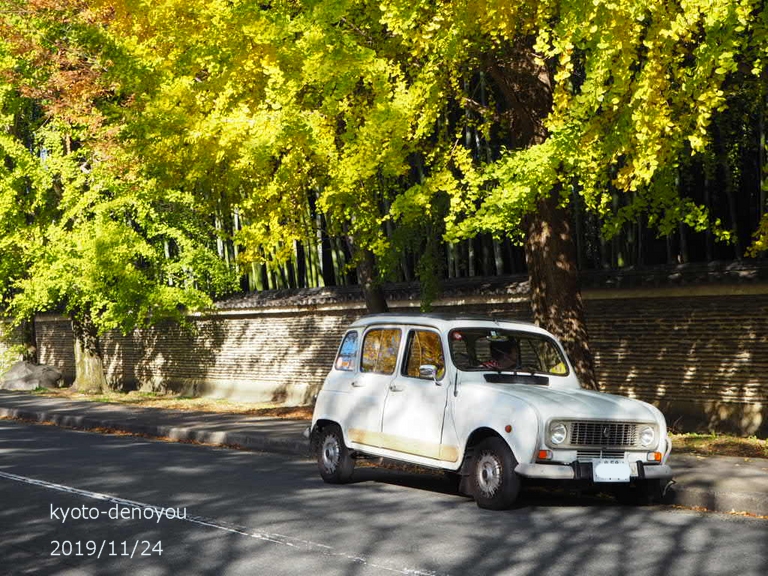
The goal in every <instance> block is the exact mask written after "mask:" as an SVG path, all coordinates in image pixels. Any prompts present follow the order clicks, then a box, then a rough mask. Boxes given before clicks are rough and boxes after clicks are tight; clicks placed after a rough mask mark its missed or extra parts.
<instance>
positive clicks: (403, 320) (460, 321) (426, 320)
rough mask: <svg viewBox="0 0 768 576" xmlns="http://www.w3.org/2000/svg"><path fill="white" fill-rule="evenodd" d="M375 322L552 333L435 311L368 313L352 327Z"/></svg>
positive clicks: (509, 322) (532, 326)
mask: <svg viewBox="0 0 768 576" xmlns="http://www.w3.org/2000/svg"><path fill="white" fill-rule="evenodd" d="M374 324H409V325H422V326H430V327H433V328H437V329H439V330H450V329H452V328H458V327H461V328H470V327H477V328H485V327H487V328H493V327H497V328H505V329H507V330H523V331H525V332H535V333H538V334H547V335H550V334H549V332H547V331H546V330H544V329H542V328H539V327H538V326H536V325H535V324H532V323H530V322H521V321H519V320H512V319H508V318H499V317H491V316H480V315H471V314H448V313H435V312H387V313H383V314H368V315H366V316H362V317H361V318H358V319H357V320H355V321H354V322H353V323H352V324H351V325H350V328H360V327H368V326H372V325H374Z"/></svg>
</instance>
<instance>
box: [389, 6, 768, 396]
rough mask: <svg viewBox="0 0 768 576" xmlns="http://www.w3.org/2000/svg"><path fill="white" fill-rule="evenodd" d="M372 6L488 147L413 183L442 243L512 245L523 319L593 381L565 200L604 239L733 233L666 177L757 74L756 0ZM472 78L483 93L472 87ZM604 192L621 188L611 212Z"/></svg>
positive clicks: (447, 160) (761, 26)
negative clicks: (556, 341)
mask: <svg viewBox="0 0 768 576" xmlns="http://www.w3.org/2000/svg"><path fill="white" fill-rule="evenodd" d="M381 7H382V19H383V21H384V22H386V23H387V26H388V28H389V29H390V30H391V31H392V32H393V33H394V34H396V35H397V36H398V37H399V38H400V39H401V41H402V43H403V44H404V45H405V46H407V47H408V48H409V50H408V52H409V54H410V57H409V61H408V65H409V66H410V67H413V68H416V69H418V70H420V71H421V73H422V74H424V73H431V74H433V76H434V78H435V79H436V81H438V82H442V90H441V91H440V94H441V97H443V98H452V99H454V100H456V101H458V102H461V103H463V105H464V106H465V108H466V109H468V110H469V111H471V113H472V114H473V115H474V126H473V127H472V129H473V130H476V133H477V134H478V135H479V138H481V139H484V140H485V141H487V142H488V145H489V148H491V149H492V150H493V152H492V155H491V157H490V159H489V158H488V156H486V157H483V156H482V155H477V154H471V153H470V150H468V149H467V148H466V147H461V146H455V147H453V148H452V149H451V150H450V152H449V155H448V156H447V157H443V159H442V161H440V162H436V163H435V165H434V170H433V171H432V173H431V174H430V177H429V179H428V182H427V184H426V185H422V186H421V187H420V190H422V191H426V192H427V193H429V191H430V190H432V191H434V192H437V191H440V190H444V191H446V192H447V193H448V194H449V195H450V197H451V207H452V210H451V214H450V216H449V220H448V237H449V238H461V237H470V236H472V235H474V234H477V233H478V232H479V231H490V232H492V233H494V234H498V235H502V234H511V235H514V236H516V237H518V238H520V239H521V241H522V242H524V246H525V251H526V260H527V264H528V270H529V275H530V279H531V293H532V305H533V311H534V317H535V319H536V321H537V322H538V323H540V324H542V325H544V326H545V327H547V328H548V329H550V330H552V331H553V332H554V333H555V334H557V335H558V336H560V337H561V338H562V339H563V340H564V341H565V343H566V348H567V349H568V352H569V354H570V355H571V356H572V357H573V359H574V360H575V362H576V365H577V369H578V371H579V373H580V376H581V378H582V382H583V383H584V384H585V385H587V386H595V385H596V382H595V379H594V376H593V369H592V366H591V364H592V360H591V355H590V353H589V348H588V339H587V333H586V327H585V321H584V315H583V304H582V302H581V298H580V295H579V289H578V275H577V269H576V258H575V250H574V245H573V239H572V232H571V219H570V215H569V211H568V209H569V202H570V199H571V198H573V196H574V195H578V196H579V197H581V199H582V204H583V205H584V206H585V207H586V209H587V210H589V211H592V212H594V213H596V214H598V215H600V216H601V217H602V218H603V219H604V221H605V228H604V231H605V232H606V234H608V235H610V234H611V233H612V232H615V231H616V230H618V229H619V227H620V226H621V225H622V223H624V222H626V221H628V220H631V219H635V218H637V217H638V216H639V215H644V216H645V218H647V222H648V224H649V225H650V226H653V227H656V228H657V230H659V232H660V233H662V234H664V233H668V232H669V231H670V230H671V229H672V227H674V226H677V225H678V223H680V222H683V223H685V224H687V225H689V226H691V227H693V228H695V229H704V228H707V227H709V228H710V229H712V230H713V231H714V232H715V234H717V235H718V236H719V237H720V238H722V239H725V240H727V239H728V236H729V233H730V232H729V231H728V230H726V229H725V227H724V226H723V225H722V224H721V223H720V222H718V221H716V220H714V219H712V218H711V217H710V215H709V214H708V212H707V210H706V209H705V208H704V207H702V206H699V205H696V204H695V203H694V202H693V201H691V200H690V199H687V198H683V197H680V196H679V193H678V188H677V187H676V186H675V185H674V173H675V171H676V170H677V167H678V165H679V162H680V158H681V157H683V156H684V155H692V154H699V153H702V152H703V151H704V150H705V148H706V146H707V143H708V139H709V131H708V129H709V126H710V124H711V121H712V118H713V116H714V115H715V114H717V113H718V111H721V110H722V109H723V107H724V106H725V90H726V89H727V84H726V81H727V79H728V78H730V77H731V76H732V75H734V74H736V73H738V72H743V71H744V69H746V70H747V71H749V73H751V74H754V75H757V76H759V75H760V74H761V73H762V67H763V62H764V60H765V50H766V43H765V30H766V10H765V6H764V5H763V3H762V2H759V1H753V0H740V1H733V0H720V1H717V0H715V1H710V0H707V1H700V2H699V1H695V0H694V1H684V2H677V1H674V0H673V1H667V0H665V1H653V0H652V1H650V2H647V1H643V2H633V1H625V2H614V1H610V0H607V1H604V0H594V1H590V2H582V1H561V0H545V1H542V2H520V3H510V2H502V1H493V0H463V1H457V2H437V3H435V2H411V1H408V2H406V1H404V0H392V1H384V2H382V3H381ZM440 71H443V73H442V74H441V73H440ZM481 88H482V89H483V90H484V91H486V92H487V93H488V94H489V96H487V97H486V99H485V102H480V101H478V98H477V97H476V94H477V93H479V92H480V89H481ZM434 105H437V102H434ZM435 120H437V117H435ZM462 128H463V129H464V130H466V129H468V126H467V125H465V126H463V127H462ZM455 141H456V142H457V143H459V142H460V140H459V138H455ZM615 193H620V194H622V195H625V197H626V198H627V201H626V202H624V203H623V205H622V207H621V208H620V209H619V210H614V208H613V204H612V202H611V200H612V197H613V195H614V194H615Z"/></svg>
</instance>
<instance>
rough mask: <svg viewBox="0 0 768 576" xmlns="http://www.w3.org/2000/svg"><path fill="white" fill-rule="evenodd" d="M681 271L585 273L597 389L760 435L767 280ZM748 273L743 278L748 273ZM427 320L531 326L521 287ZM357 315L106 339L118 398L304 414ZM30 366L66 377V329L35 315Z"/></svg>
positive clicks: (289, 308) (693, 420)
mask: <svg viewBox="0 0 768 576" xmlns="http://www.w3.org/2000/svg"><path fill="white" fill-rule="evenodd" d="M746 269H747V272H748V273H746V274H743V272H744V267H742V268H738V267H737V268H736V272H737V273H734V272H733V270H734V268H729V269H728V270H730V272H727V273H724V274H723V273H713V272H712V270H708V269H705V270H704V271H703V274H704V276H703V277H702V276H701V273H700V272H701V271H697V270H698V269H687V270H685V271H684V272H685V274H683V275H682V276H681V277H680V278H677V279H676V278H675V277H674V276H675V273H676V272H674V273H673V274H672V275H671V276H670V274H669V273H668V270H664V271H662V272H656V273H649V272H647V271H644V272H642V273H639V272H638V273H637V275H636V276H635V277H632V274H628V273H624V274H623V275H621V276H620V277H619V275H617V274H616V273H614V274H612V275H610V276H606V278H608V281H606V280H605V278H602V279H601V278H597V279H595V278H594V277H586V282H585V286H584V288H583V294H584V298H585V301H586V307H587V319H588V329H589V332H590V343H591V346H592V349H593V352H594V354H595V360H596V365H597V373H598V379H599V381H600V383H601V386H602V388H603V390H604V391H607V392H612V393H617V394H623V395H627V396H632V397H635V398H639V399H642V400H646V401H649V402H653V403H654V404H656V405H658V406H659V407H660V408H662V410H663V411H664V413H665V415H666V416H667V419H668V421H669V422H670V424H672V425H674V426H675V427H676V428H677V429H679V430H723V431H737V432H740V433H745V434H758V435H761V436H765V435H766V433H767V432H768V376H767V375H768V281H766V279H765V277H764V272H763V270H762V269H759V270H757V272H755V270H752V269H749V267H746ZM750 270H751V272H750ZM388 292H389V294H388V297H389V302H390V305H391V307H392V309H393V310H397V309H418V304H419V300H418V293H417V291H415V290H414V289H413V287H408V286H400V287H398V286H394V287H389V289H388ZM433 309H434V310H435V311H446V312H461V313H480V314H486V315H487V314H491V315H500V316H504V317H511V318H516V319H520V320H530V319H531V312H530V308H529V305H528V299H527V284H526V283H525V282H524V281H523V279H521V278H494V279H481V280H477V279H475V280H471V281H464V282H463V283H462V282H458V283H454V284H452V285H449V286H447V287H446V289H445V290H444V296H443V298H441V299H440V300H438V301H436V302H434V306H433ZM363 313H364V306H363V303H362V301H361V298H360V294H359V292H357V291H356V290H355V289H350V288H344V289H335V290H331V289H316V290H304V291H296V292H279V293H260V294H256V295H250V296H248V297H245V298H241V299H235V300H230V301H227V302H223V303H220V304H219V306H218V309H217V310H216V312H215V313H214V314H209V315H200V316H194V317H192V318H191V325H192V328H191V329H188V330H185V329H182V328H180V327H178V326H172V325H164V326H158V327H155V328H153V329H151V330H145V331H142V332H136V333H134V334H131V335H129V336H122V335H119V334H109V335H107V336H106V337H105V338H104V354H105V357H106V361H107V370H108V378H109V380H110V382H111V383H112V384H113V385H114V386H115V387H118V388H123V389H132V388H139V387H141V388H143V389H146V390H173V391H178V392H183V393H185V394H190V395H213V396H222V397H231V398H235V399H240V400H249V401H275V402H283V403H287V404H302V403H308V402H311V401H312V397H313V395H314V394H315V392H316V391H317V389H318V388H319V386H320V385H321V383H322V380H323V378H324V376H325V374H326V373H327V371H328V369H329V367H330V366H331V364H332V362H333V356H334V354H335V351H336V348H337V346H338V343H339V340H340V337H341V335H342V332H343V330H344V328H345V326H346V325H347V324H348V323H349V322H350V321H351V320H352V319H354V318H356V317H358V316H360V315H362V314H363ZM37 336H38V345H39V355H40V362H41V363H48V364H52V365H54V366H56V367H57V368H58V369H59V370H61V371H62V372H63V374H64V378H65V381H67V382H71V381H72V380H73V379H74V373H73V352H72V349H73V346H72V335H71V331H70V329H69V327H68V323H67V322H66V321H65V320H64V319H61V318H59V317H56V316H51V315H46V316H39V317H38V319H37Z"/></svg>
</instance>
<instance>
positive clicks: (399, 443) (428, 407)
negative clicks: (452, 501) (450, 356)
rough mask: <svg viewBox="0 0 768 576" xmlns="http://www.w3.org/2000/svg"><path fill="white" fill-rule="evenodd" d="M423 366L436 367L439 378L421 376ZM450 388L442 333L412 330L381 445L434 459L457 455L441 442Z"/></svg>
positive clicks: (387, 406)
mask: <svg viewBox="0 0 768 576" xmlns="http://www.w3.org/2000/svg"><path fill="white" fill-rule="evenodd" d="M423 365H432V366H435V367H436V368H437V375H436V378H432V377H427V376H423V375H421V374H420V373H419V367H420V366H423ZM449 389H450V386H449V385H448V378H447V377H446V365H445V355H444V353H443V346H442V342H441V339H440V334H439V333H438V332H437V331H435V330H430V329H427V328H411V329H409V330H408V334H407V337H406V343H405V346H404V352H403V361H402V362H401V369H400V371H399V373H398V375H397V377H396V378H394V379H393V380H392V382H391V383H390V385H389V391H388V393H387V397H386V402H385V404H384V415H383V419H382V436H381V438H382V447H383V448H387V449H389V450H395V451H397V452H403V453H406V454H413V455H416V456H421V457H425V458H432V459H435V460H449V461H454V460H455V458H458V452H457V450H455V449H453V447H444V446H442V444H441V440H442V431H443V419H444V416H445V406H446V401H447V397H448V391H449ZM454 452H456V455H455V457H454Z"/></svg>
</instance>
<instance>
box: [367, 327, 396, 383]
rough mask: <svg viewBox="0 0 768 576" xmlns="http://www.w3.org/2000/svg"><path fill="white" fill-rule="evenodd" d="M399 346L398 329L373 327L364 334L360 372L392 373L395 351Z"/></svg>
mask: <svg viewBox="0 0 768 576" xmlns="http://www.w3.org/2000/svg"><path fill="white" fill-rule="evenodd" d="M399 348H400V330H398V329H397V328H375V329H373V330H369V331H368V332H367V333H366V334H365V338H364V340H363V359H362V362H361V365H360V371H361V372H373V373H375V374H394V372H395V365H396V364H397V351H398V349H399Z"/></svg>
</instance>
